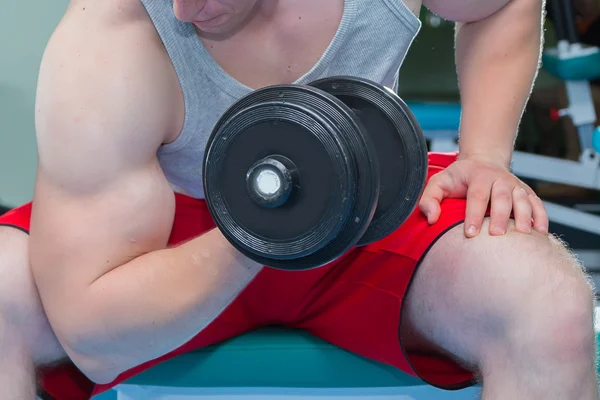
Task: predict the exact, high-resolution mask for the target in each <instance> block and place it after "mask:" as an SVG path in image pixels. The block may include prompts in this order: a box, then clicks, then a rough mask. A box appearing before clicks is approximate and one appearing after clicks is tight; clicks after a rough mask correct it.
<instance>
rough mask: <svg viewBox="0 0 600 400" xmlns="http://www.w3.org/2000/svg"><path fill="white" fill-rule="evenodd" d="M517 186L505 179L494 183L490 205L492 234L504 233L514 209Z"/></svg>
mask: <svg viewBox="0 0 600 400" xmlns="http://www.w3.org/2000/svg"><path fill="white" fill-rule="evenodd" d="M514 189H515V186H514V184H511V183H509V182H507V181H505V180H497V181H495V182H494V184H493V185H492V204H491V207H490V235H504V234H505V233H506V230H507V229H508V221H509V219H510V214H511V211H512V209H513V194H514V191H515V190H514Z"/></svg>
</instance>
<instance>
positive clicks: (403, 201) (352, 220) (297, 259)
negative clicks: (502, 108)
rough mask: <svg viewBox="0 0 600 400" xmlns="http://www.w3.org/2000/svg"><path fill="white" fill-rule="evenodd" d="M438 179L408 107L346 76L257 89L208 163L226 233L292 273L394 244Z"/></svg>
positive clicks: (228, 123) (229, 119)
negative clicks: (430, 176) (378, 244)
mask: <svg viewBox="0 0 600 400" xmlns="http://www.w3.org/2000/svg"><path fill="white" fill-rule="evenodd" d="M426 172H427V146H426V143H425V139H424V135H423V133H422V131H421V129H420V127H419V124H418V123H417V121H416V119H415V117H414V115H413V114H412V113H411V111H410V109H409V108H408V106H407V105H406V104H405V103H404V102H403V101H402V100H401V99H400V97H398V96H397V95H396V94H395V93H393V92H392V91H391V90H389V89H387V88H385V87H383V86H381V85H379V84H376V83H374V82H371V81H369V80H365V79H358V78H353V77H344V76H340V77H331V78H325V79H321V80H318V81H315V82H312V83H310V84H308V85H295V84H293V85H274V86H269V87H265V88H262V89H259V90H256V91H253V92H251V93H250V94H248V95H247V96H245V97H243V98H241V99H240V100H238V101H237V102H235V103H234V104H233V105H232V106H231V107H230V108H229V109H228V110H227V111H226V112H225V113H224V114H223V115H222V116H221V118H220V119H219V121H218V122H217V124H216V125H215V127H214V129H213V132H212V134H211V136H210V137H209V140H208V144H207V147H206V152H205V155H204V160H203V173H204V175H203V184H204V192H205V197H206V202H207V205H208V208H209V211H210V213H211V215H212V217H213V219H214V221H215V224H216V226H217V227H218V228H219V230H220V231H221V232H222V233H223V235H224V236H225V237H226V238H227V240H229V242H230V243H231V244H232V245H233V246H234V247H236V248H237V249H238V250H239V251H240V252H242V253H243V254H244V255H246V256H247V257H249V258H251V259H253V260H255V261H257V262H259V263H262V264H263V265H265V266H268V267H272V268H277V269H285V270H305V269H311V268H316V267H319V266H322V265H324V264H327V263H329V262H331V261H333V260H335V259H337V258H339V257H340V256H341V255H343V254H344V253H346V252H347V251H348V250H350V249H351V248H352V247H355V246H364V245H367V244H370V243H373V242H375V241H377V240H380V239H382V238H384V237H386V236H388V235H389V234H390V233H392V232H393V231H394V230H396V229H397V228H398V227H399V226H400V225H401V224H402V223H403V222H404V221H405V220H406V219H407V218H408V217H409V215H410V214H411V213H412V211H413V210H414V208H415V207H416V204H417V202H418V199H419V197H420V194H421V192H422V190H423V187H424V186H425V179H426Z"/></svg>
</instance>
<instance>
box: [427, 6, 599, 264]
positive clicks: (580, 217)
mask: <svg viewBox="0 0 600 400" xmlns="http://www.w3.org/2000/svg"><path fill="white" fill-rule="evenodd" d="M548 6H549V7H552V11H553V14H554V18H553V21H554V27H555V31H556V36H557V39H558V44H557V47H555V48H550V49H547V50H546V51H545V52H544V56H543V63H544V68H546V69H547V70H549V72H551V73H552V74H553V75H555V76H557V77H559V78H561V79H562V80H564V82H565V86H566V92H567V97H568V101H569V106H568V107H567V108H566V109H563V110H560V112H559V115H560V116H561V117H568V118H571V120H572V121H573V124H574V125H575V126H576V127H577V131H578V136H579V143H580V145H581V149H582V152H581V154H580V157H579V160H578V161H571V160H563V159H558V158H553V157H547V156H541V155H537V154H530V153H524V152H519V151H517V152H515V153H514V156H513V162H512V167H511V168H512V171H513V173H514V174H515V175H517V176H519V177H522V178H529V179H534V180H539V181H546V182H552V183H559V184H566V185H571V186H576V187H581V188H586V189H592V190H599V191H600V128H595V126H594V124H595V122H596V119H597V116H596V113H595V110H594V103H593V98H592V92H591V87H590V79H594V78H596V79H597V78H598V76H599V75H596V74H594V72H593V71H592V72H590V69H592V70H600V49H599V48H597V47H589V46H584V45H582V44H581V43H580V41H579V35H578V34H577V30H576V26H575V12H574V9H573V5H572V2H571V1H569V0H566V1H565V0H550V2H549V4H548ZM594 75H595V76H594ZM425 135H426V136H427V138H428V139H429V140H430V141H431V151H437V152H446V151H456V150H457V149H458V146H457V144H456V139H457V136H458V133H457V131H454V130H452V131H447V130H445V131H440V130H438V131H426V132H425ZM594 147H595V148H594ZM544 204H545V206H546V209H547V211H548V215H549V218H550V220H551V221H553V222H556V223H559V224H561V225H564V226H568V227H573V228H575V229H578V230H580V231H584V232H588V233H591V234H595V235H600V216H597V215H594V214H592V213H591V212H587V211H585V210H582V209H577V208H571V207H566V206H563V205H559V204H555V203H553V202H548V201H544ZM592 211H593V210H592ZM596 211H597V210H596ZM576 253H577V255H578V257H579V258H580V259H581V260H582V261H583V262H584V264H585V265H586V267H588V268H589V269H590V270H593V271H595V272H600V251H596V250H592V251H590V250H582V251H577V250H576Z"/></svg>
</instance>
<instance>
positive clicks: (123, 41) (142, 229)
mask: <svg viewBox="0 0 600 400" xmlns="http://www.w3.org/2000/svg"><path fill="white" fill-rule="evenodd" d="M135 2H137V3H138V5H139V1H137V0H136V1H135ZM139 7H141V5H140V6H139ZM142 11H143V9H142V10H139V9H138V10H136V9H135V5H134V1H130V0H127V1H125V0H103V1H92V0H77V1H72V2H71V5H70V6H69V9H68V11H67V13H66V15H65V17H64V19H63V21H61V23H60V25H59V26H58V27H57V29H56V31H55V32H54V34H53V36H52V38H51V39H50V41H49V43H48V46H47V49H46V52H45V54H44V57H43V60H42V65H41V68H40V75H39V82H38V93H37V102H36V103H37V104H36V131H37V139H38V152H39V165H38V172H37V180H36V187H35V195H34V202H33V205H34V207H33V215H32V223H31V241H30V243H31V244H30V249H31V250H30V252H31V254H30V258H31V262H32V269H33V273H34V276H35V280H36V283H37V285H38V288H39V290H40V294H41V296H42V300H43V301H44V306H45V308H46V312H47V314H48V317H49V319H50V321H51V322H53V321H57V320H58V319H61V323H58V324H57V325H58V329H59V330H60V329H61V327H63V326H64V324H63V323H62V321H63V320H65V319H68V318H69V310H70V309H72V308H74V307H77V299H78V298H79V296H82V294H83V292H84V291H85V289H86V288H87V287H88V286H89V285H90V284H91V283H92V282H93V281H94V280H96V279H98V278H99V277H100V276H102V275H104V274H105V273H107V272H108V271H110V270H112V269H114V268H116V267H118V266H120V265H122V264H124V263H126V262H127V261H129V260H131V259H132V258H134V257H136V256H138V255H140V254H142V253H145V252H148V251H151V250H154V249H157V248H161V247H164V246H165V244H166V241H167V239H168V236H169V233H170V229H171V223H172V218H173V213H174V199H173V194H172V191H171V190H170V187H169V185H168V183H167V181H166V179H165V177H164V175H163V174H162V171H161V169H160V166H159V164H158V161H157V157H156V152H157V149H158V147H159V146H160V145H161V143H163V142H164V141H165V140H166V138H167V137H170V136H172V134H173V132H174V130H176V129H177V121H176V118H175V116H176V113H174V109H173V105H174V104H178V102H179V101H181V100H180V98H179V96H180V93H179V87H178V86H177V85H176V84H174V82H176V79H175V78H174V77H173V75H174V72H173V71H172V69H171V65H170V63H169V62H168V58H166V57H164V54H163V49H162V48H161V45H160V41H159V40H157V38H156V36H155V31H154V29H153V26H152V24H151V22H150V21H149V19H148V18H147V17H146V16H145V15H144V12H142ZM59 315H60V317H59ZM54 328H55V329H56V328H57V327H56V326H54ZM57 334H58V333H57ZM59 336H60V335H59Z"/></svg>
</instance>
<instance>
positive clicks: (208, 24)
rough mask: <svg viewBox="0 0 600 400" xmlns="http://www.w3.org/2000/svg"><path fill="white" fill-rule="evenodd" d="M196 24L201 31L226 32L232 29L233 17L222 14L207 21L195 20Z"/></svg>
mask: <svg viewBox="0 0 600 400" xmlns="http://www.w3.org/2000/svg"><path fill="white" fill-rule="evenodd" d="M194 25H196V28H198V30H200V31H201V32H206V33H216V34H219V33H226V32H227V31H228V30H229V29H231V17H230V16H229V15H220V16H218V17H215V18H211V19H209V20H207V21H194Z"/></svg>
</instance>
